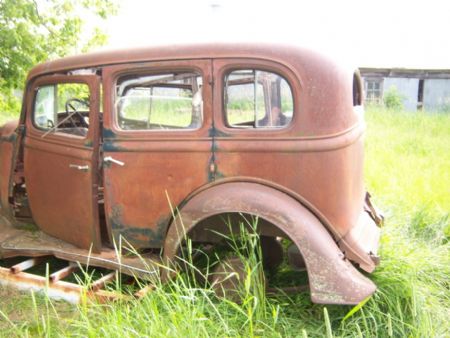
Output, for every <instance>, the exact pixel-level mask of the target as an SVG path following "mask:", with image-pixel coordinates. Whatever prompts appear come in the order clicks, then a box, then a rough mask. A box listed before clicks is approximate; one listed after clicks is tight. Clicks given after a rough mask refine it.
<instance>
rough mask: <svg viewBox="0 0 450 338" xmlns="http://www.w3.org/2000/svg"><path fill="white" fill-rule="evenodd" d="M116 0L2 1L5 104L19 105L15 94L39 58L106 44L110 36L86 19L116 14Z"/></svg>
mask: <svg viewBox="0 0 450 338" xmlns="http://www.w3.org/2000/svg"><path fill="white" fill-rule="evenodd" d="M114 1H115V0H0V46H1V48H0V109H1V108H3V109H5V108H9V109H13V110H16V109H17V108H18V102H17V101H18V100H17V98H15V96H14V95H13V91H14V90H15V89H21V88H22V87H23V85H24V82H25V77H26V74H27V72H28V71H29V70H30V69H31V68H32V67H33V66H34V65H36V64H37V63H40V62H43V61H46V60H49V59H54V58H56V57H61V56H65V55H68V54H75V53H80V52H83V51H86V50H88V49H89V48H91V47H93V46H96V45H102V44H104V43H105V42H106V36H105V34H103V33H102V31H101V30H100V29H99V28H98V27H93V28H91V32H88V31H87V30H86V25H85V23H86V22H87V21H88V20H89V21H95V20H97V21H100V20H102V19H106V18H107V17H108V16H109V15H112V14H114V12H115V8H116V4H115V2H114Z"/></svg>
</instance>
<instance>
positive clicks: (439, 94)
mask: <svg viewBox="0 0 450 338" xmlns="http://www.w3.org/2000/svg"><path fill="white" fill-rule="evenodd" d="M423 105H424V109H425V110H430V111H442V110H446V111H450V80H449V79H445V80H444V79H429V80H425V82H424V92H423Z"/></svg>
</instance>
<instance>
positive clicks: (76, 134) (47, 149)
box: [24, 75, 101, 251]
mask: <svg viewBox="0 0 450 338" xmlns="http://www.w3.org/2000/svg"><path fill="white" fill-rule="evenodd" d="M99 84H100V80H99V77H97V76H95V75H73V76H61V75H58V76H45V77H42V78H39V79H38V80H37V81H35V82H34V84H33V85H32V86H33V88H32V90H31V91H30V94H29V95H30V97H28V98H27V102H29V103H28V106H27V122H26V127H27V128H26V135H25V139H24V170H25V183H26V188H27V192H28V197H29V204H30V209H31V212H32V217H33V220H34V221H35V223H36V224H37V225H38V226H39V228H40V229H41V230H43V231H44V232H46V233H47V234H49V235H51V236H54V237H56V238H59V239H62V240H64V241H66V242H68V243H72V244H74V245H76V246H78V247H81V248H84V249H89V248H91V247H92V249H93V250H94V251H99V250H100V248H101V241H100V233H99V218H98V202H97V185H98V182H97V174H98V172H97V166H98V165H97V164H98V130H99V123H98V115H99Z"/></svg>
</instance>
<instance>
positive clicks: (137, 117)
mask: <svg viewBox="0 0 450 338" xmlns="http://www.w3.org/2000/svg"><path fill="white" fill-rule="evenodd" d="M115 107H116V114H117V122H118V124H119V127H120V128H121V129H124V130H166V129H170V130H173V129H198V128H200V127H201V125H202V122H203V99H202V77H201V76H200V75H199V74H197V73H194V72H179V73H165V74H158V75H132V76H124V77H122V78H119V80H118V82H117V85H116V102H115Z"/></svg>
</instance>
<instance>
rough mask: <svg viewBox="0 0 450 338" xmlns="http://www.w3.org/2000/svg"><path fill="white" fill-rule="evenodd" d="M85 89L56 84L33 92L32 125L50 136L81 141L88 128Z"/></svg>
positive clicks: (83, 87)
mask: <svg viewBox="0 0 450 338" xmlns="http://www.w3.org/2000/svg"><path fill="white" fill-rule="evenodd" d="M89 97H90V92H89V86H88V85H87V84H84V83H59V84H52V85H44V86H41V87H39V88H38V89H37V93H36V99H35V103H34V115H33V121H34V125H35V126H36V127H38V128H39V129H42V130H45V131H46V133H45V134H44V135H43V136H46V135H48V134H50V133H53V132H58V133H65V134H71V135H76V136H81V137H85V136H86V135H87V132H88V128H89V111H90V107H89V104H90V103H89V102H90V101H89Z"/></svg>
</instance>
